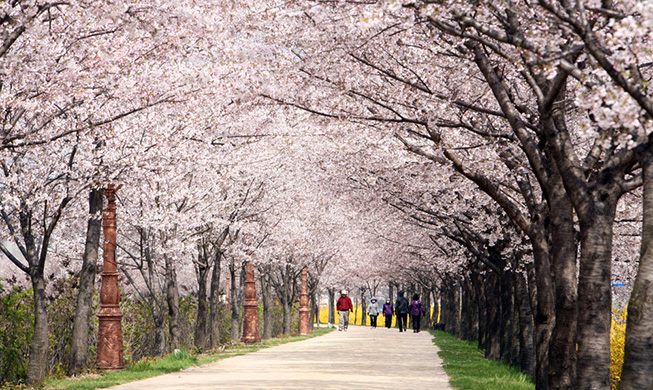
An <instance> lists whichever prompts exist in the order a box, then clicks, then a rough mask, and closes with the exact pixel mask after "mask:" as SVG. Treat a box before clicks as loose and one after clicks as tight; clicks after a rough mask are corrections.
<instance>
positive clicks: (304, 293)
mask: <svg viewBox="0 0 653 390" xmlns="http://www.w3.org/2000/svg"><path fill="white" fill-rule="evenodd" d="M307 275H308V268H306V266H304V268H303V269H302V290H301V293H300V295H299V335H300V336H308V335H309V334H311V331H310V326H309V325H310V323H309V321H310V319H311V316H310V314H311V313H310V311H311V309H309V308H308V282H307Z"/></svg>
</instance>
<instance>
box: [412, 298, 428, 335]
mask: <svg viewBox="0 0 653 390" xmlns="http://www.w3.org/2000/svg"><path fill="white" fill-rule="evenodd" d="M424 313H426V308H424V305H422V302H421V301H420V300H419V294H413V301H412V302H411V303H410V321H411V322H412V323H413V333H419V327H420V319H421V318H422V314H424Z"/></svg>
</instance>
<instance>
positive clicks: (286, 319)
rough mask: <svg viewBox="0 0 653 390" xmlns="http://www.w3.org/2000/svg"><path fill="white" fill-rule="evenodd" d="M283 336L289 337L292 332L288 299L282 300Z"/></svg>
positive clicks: (290, 307) (290, 304) (290, 306)
mask: <svg viewBox="0 0 653 390" xmlns="http://www.w3.org/2000/svg"><path fill="white" fill-rule="evenodd" d="M282 303H283V334H285V335H286V336H290V334H291V332H292V303H291V302H290V299H284V300H283V302H282Z"/></svg>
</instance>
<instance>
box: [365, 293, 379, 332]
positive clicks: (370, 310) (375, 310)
mask: <svg viewBox="0 0 653 390" xmlns="http://www.w3.org/2000/svg"><path fill="white" fill-rule="evenodd" d="M370 302H371V303H370V304H369V305H368V306H367V314H369V315H370V325H372V328H376V317H377V316H378V315H379V313H380V312H381V309H380V308H379V305H378V304H377V303H376V298H374V297H372V299H370Z"/></svg>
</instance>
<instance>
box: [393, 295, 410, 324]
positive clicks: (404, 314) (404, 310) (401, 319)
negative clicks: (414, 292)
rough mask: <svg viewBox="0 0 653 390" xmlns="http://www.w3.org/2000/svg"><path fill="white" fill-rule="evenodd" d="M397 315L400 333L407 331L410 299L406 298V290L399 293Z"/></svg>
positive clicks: (396, 306) (396, 304)
mask: <svg viewBox="0 0 653 390" xmlns="http://www.w3.org/2000/svg"><path fill="white" fill-rule="evenodd" d="M395 314H396V315H397V325H399V331H400V332H403V331H405V330H406V329H407V326H408V299H406V297H404V290H399V292H398V293H397V302H395Z"/></svg>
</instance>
